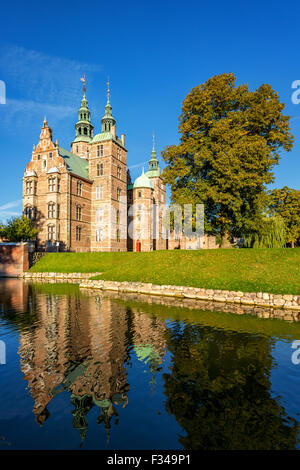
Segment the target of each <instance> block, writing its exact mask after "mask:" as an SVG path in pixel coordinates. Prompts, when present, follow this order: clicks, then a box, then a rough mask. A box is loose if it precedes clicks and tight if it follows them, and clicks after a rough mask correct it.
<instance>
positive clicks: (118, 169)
mask: <svg viewBox="0 0 300 470" xmlns="http://www.w3.org/2000/svg"><path fill="white" fill-rule="evenodd" d="M121 174H122V170H121V167H120V166H118V168H117V177H118V178H119V179H121Z"/></svg>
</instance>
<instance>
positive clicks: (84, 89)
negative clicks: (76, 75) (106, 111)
mask: <svg viewBox="0 0 300 470" xmlns="http://www.w3.org/2000/svg"><path fill="white" fill-rule="evenodd" d="M80 80H81V81H82V82H83V97H84V98H85V93H86V86H85V83H86V78H85V74H84V75H83V77H81V78H80Z"/></svg>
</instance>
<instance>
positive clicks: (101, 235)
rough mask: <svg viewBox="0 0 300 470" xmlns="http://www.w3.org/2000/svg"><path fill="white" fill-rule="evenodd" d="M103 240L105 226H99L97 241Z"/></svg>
mask: <svg viewBox="0 0 300 470" xmlns="http://www.w3.org/2000/svg"><path fill="white" fill-rule="evenodd" d="M102 240H103V228H97V230H96V242H102Z"/></svg>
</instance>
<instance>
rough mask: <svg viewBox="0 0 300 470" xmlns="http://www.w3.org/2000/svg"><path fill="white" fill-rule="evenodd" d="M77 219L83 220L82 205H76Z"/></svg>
mask: <svg viewBox="0 0 300 470" xmlns="http://www.w3.org/2000/svg"><path fill="white" fill-rule="evenodd" d="M76 220H81V207H80V206H76Z"/></svg>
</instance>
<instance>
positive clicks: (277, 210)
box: [269, 186, 300, 247]
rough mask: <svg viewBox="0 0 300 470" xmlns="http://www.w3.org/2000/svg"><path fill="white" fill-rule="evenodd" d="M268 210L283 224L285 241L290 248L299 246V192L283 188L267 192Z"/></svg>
mask: <svg viewBox="0 0 300 470" xmlns="http://www.w3.org/2000/svg"><path fill="white" fill-rule="evenodd" d="M269 195H270V202H269V209H270V212H271V214H272V215H280V216H281V217H282V218H283V220H284V223H285V228H286V235H287V236H286V241H287V242H288V243H290V244H291V246H292V247H294V246H295V245H300V191H298V190H297V189H291V188H288V187H287V186H284V187H283V188H282V189H273V190H272V191H270V192H269Z"/></svg>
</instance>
